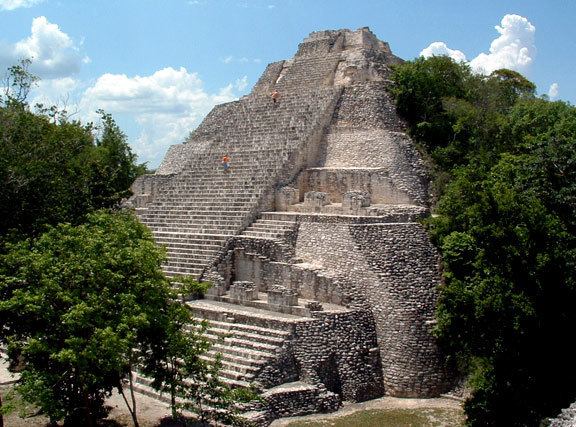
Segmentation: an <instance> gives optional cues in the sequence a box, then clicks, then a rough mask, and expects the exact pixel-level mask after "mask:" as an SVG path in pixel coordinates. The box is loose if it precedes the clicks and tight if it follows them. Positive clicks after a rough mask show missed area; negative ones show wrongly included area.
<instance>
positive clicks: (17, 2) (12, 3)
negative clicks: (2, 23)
mask: <svg viewBox="0 0 576 427" xmlns="http://www.w3.org/2000/svg"><path fill="white" fill-rule="evenodd" d="M43 1H44V0H0V10H14V9H18V8H20V7H32V6H34V5H35V4H38V3H42V2H43Z"/></svg>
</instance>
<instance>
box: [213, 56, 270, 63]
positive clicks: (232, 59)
mask: <svg viewBox="0 0 576 427" xmlns="http://www.w3.org/2000/svg"><path fill="white" fill-rule="evenodd" d="M220 61H221V62H223V63H224V64H231V63H233V62H234V63H240V64H247V63H249V62H252V63H254V64H259V63H260V62H262V60H261V59H260V58H248V57H246V56H241V57H235V56H233V55H228V56H225V57H224V58H220Z"/></svg>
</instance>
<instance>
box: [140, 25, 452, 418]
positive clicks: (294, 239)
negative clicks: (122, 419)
mask: <svg viewBox="0 0 576 427" xmlns="http://www.w3.org/2000/svg"><path fill="white" fill-rule="evenodd" d="M399 62H401V60H400V59H399V58H398V57H396V56H394V55H393V54H392V52H391V50H390V47H389V46H388V44H387V43H385V42H382V41H380V40H378V39H377V38H376V37H375V36H374V34H372V32H371V31H370V30H369V29H368V28H361V29H359V30H356V31H350V30H336V31H320V32H314V33H312V34H310V36H309V37H308V38H306V39H305V40H304V41H303V42H302V43H301V44H300V45H299V47H298V51H297V52H296V54H295V56H294V57H293V58H292V59H289V60H284V61H279V62H275V63H272V64H269V65H268V66H267V67H266V70H265V71H264V73H263V74H262V76H261V77H260V79H259V80H258V82H257V83H256V85H255V86H254V88H253V89H252V92H251V93H250V94H249V95H246V96H244V97H242V98H241V99H239V100H237V101H234V102H230V103H226V104H221V105H218V106H216V107H215V108H214V109H213V110H212V111H211V112H210V114H208V116H207V117H206V118H205V119H204V121H203V122H202V123H201V124H200V126H199V127H198V128H197V129H196V130H195V131H194V132H193V133H192V134H191V136H190V137H189V139H188V140H187V141H186V142H185V143H183V144H180V145H175V146H172V147H171V148H170V150H169V151H168V153H167V154H166V157H165V159H164V161H163V163H162V164H161V166H160V167H159V169H158V170H157V172H156V173H155V174H154V175H146V176H143V177H140V178H139V179H138V180H137V181H136V182H135V183H134V185H133V188H132V190H133V192H134V195H133V197H132V198H131V199H130V203H131V204H132V206H134V207H135V208H136V213H137V215H138V216H139V218H140V219H141V221H142V222H143V223H144V224H146V225H147V226H148V227H149V228H150V229H151V230H152V231H153V234H154V237H155V239H156V241H157V242H158V243H159V244H161V245H164V246H165V247H166V248H167V252H168V258H167V261H166V263H165V264H164V270H165V272H166V274H167V275H169V276H174V275H192V276H194V277H198V278H200V279H204V280H209V281H211V282H212V283H213V286H212V288H211V289H210V290H209V292H208V294H207V295H206V296H205V298H204V299H201V300H194V301H189V302H187V304H188V306H189V307H190V309H191V310H193V312H194V314H195V315H196V316H197V317H199V318H204V319H208V320H209V324H210V327H209V330H208V336H209V337H210V338H212V339H214V342H215V345H214V347H213V350H211V352H210V353H209V354H208V355H207V356H206V357H213V356H214V355H215V354H216V353H221V354H222V362H223V368H222V372H221V376H222V378H223V379H224V380H225V381H227V382H228V383H230V384H232V385H248V384H250V383H253V384H256V385H257V386H258V387H259V388H260V390H261V392H262V396H263V398H264V399H263V401H262V402H261V403H260V404H259V405H258V406H256V407H254V408H253V411H252V413H251V414H249V416H250V417H252V418H251V419H253V420H259V422H261V423H265V422H268V421H269V420H271V419H273V418H277V417H281V416H287V415H299V414H305V413H310V412H315V411H328V410H333V409H336V408H337V407H338V405H339V404H340V403H341V401H343V400H347V401H362V400H367V399H372V398H376V397H380V396H383V395H391V396H400V397H431V396H437V395H439V394H440V393H443V392H444V391H446V389H447V388H448V387H449V386H450V380H451V375H450V370H449V369H447V368H446V367H445V365H444V361H443V358H442V356H441V354H440V352H439V351H438V348H437V346H436V343H435V341H434V339H433V337H432V335H431V330H432V328H433V326H434V309H435V304H436V298H437V291H436V288H437V286H438V284H439V280H440V272H439V256H438V253H437V251H436V250H435V248H434V246H433V245H432V244H431V243H430V241H429V238H428V236H427V234H426V231H425V230H424V228H423V227H422V226H421V224H420V222H419V220H420V219H422V218H423V217H426V216H427V215H429V210H428V200H429V188H428V185H429V179H428V176H427V172H426V169H425V167H424V163H423V161H422V159H421V157H420V155H419V153H418V151H417V150H416V147H415V146H414V144H413V142H412V141H411V140H410V138H409V137H408V136H407V134H406V133H405V127H404V125H403V123H402V121H401V120H400V119H399V118H398V117H397V115H396V112H395V106H394V102H393V100H392V99H391V97H390V95H389V93H388V91H387V88H388V86H389V84H390V82H389V81H388V76H389V74H390V66H391V65H393V64H397V63H399ZM274 91H277V92H278V94H279V97H278V99H276V100H273V99H272V97H271V93H272V92H274ZM225 155H227V156H228V157H229V166H230V167H229V168H228V169H226V168H225V167H223V163H222V158H223V156H225ZM218 337H223V339H220V340H218ZM140 381H141V382H142V384H141V387H142V388H143V389H144V388H146V385H145V382H146V380H145V379H141V380H140Z"/></svg>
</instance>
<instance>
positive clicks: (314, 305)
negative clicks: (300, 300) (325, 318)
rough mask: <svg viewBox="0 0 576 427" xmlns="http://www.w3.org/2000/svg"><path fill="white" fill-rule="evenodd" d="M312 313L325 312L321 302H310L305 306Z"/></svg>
mask: <svg viewBox="0 0 576 427" xmlns="http://www.w3.org/2000/svg"><path fill="white" fill-rule="evenodd" d="M304 307H306V308H307V309H308V310H310V311H323V310H324V307H323V306H322V303H321V302H320V301H310V302H308V303H306V305H305V306H304Z"/></svg>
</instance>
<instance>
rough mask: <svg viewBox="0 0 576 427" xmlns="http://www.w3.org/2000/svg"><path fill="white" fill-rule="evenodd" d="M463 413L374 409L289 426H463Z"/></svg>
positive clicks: (289, 426) (437, 410)
mask: <svg viewBox="0 0 576 427" xmlns="http://www.w3.org/2000/svg"><path fill="white" fill-rule="evenodd" d="M463 424H464V419H463V417H462V413H461V412H460V411H457V410H451V409H431V408H423V409H373V410H367V411H362V412H357V413H354V414H352V415H346V416H342V417H338V418H329V419H324V420H322V419H320V420H315V421H297V422H293V423H290V424H289V425H288V427H326V426H330V427H353V426H361V427H387V426H390V427H461V426H462V425H463Z"/></svg>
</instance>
